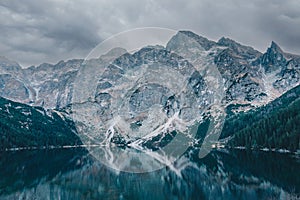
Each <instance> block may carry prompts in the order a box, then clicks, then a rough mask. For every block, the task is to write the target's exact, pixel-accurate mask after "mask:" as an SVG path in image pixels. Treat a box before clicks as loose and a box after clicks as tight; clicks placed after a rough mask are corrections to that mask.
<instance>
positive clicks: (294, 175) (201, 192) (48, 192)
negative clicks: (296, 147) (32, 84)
mask: <svg viewBox="0 0 300 200" xmlns="http://www.w3.org/2000/svg"><path fill="white" fill-rule="evenodd" d="M196 155H197V154H196V153H195V154H191V155H190V156H189V157H188V158H189V162H190V165H189V167H186V168H184V169H183V170H182V171H181V173H180V174H178V173H177V174H176V173H175V172H173V171H172V170H170V169H168V167H166V168H164V169H161V170H158V171H155V172H151V173H144V174H133V173H125V172H119V173H118V172H116V171H114V170H112V169H110V168H108V167H106V166H103V165H102V164H101V163H100V162H99V161H97V160H95V159H94V158H93V157H92V156H91V155H89V154H88V152H87V151H86V150H85V149H84V148H74V149H52V150H24V151H15V152H0V199H1V200H2V199H3V200H5V199H30V200H32V199H42V200H46V199H51V200H52V199H72V200H77V199H130V200H132V199H155V200H159V199H213V200H215V199H300V159H299V158H297V157H296V156H294V155H292V154H282V153H274V152H252V153H250V152H246V151H243V150H222V151H221V150H214V151H213V152H211V153H210V154H209V155H208V156H206V157H205V158H203V159H198V158H197V156H196Z"/></svg>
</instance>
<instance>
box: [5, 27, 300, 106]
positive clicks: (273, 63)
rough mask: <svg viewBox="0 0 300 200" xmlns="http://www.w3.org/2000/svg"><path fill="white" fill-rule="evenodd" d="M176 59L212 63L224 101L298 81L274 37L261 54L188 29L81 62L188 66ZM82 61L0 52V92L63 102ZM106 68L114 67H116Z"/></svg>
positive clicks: (297, 61) (291, 60)
mask: <svg viewBox="0 0 300 200" xmlns="http://www.w3.org/2000/svg"><path fill="white" fill-rule="evenodd" d="M176 55H178V56H179V55H180V57H178V56H176ZM189 56H190V57H189ZM182 58H188V59H190V60H195V58H196V59H197V60H198V61H199V63H198V65H199V66H200V67H203V66H206V67H208V66H210V64H215V65H216V67H217V69H218V70H219V72H220V74H221V75H222V78H223V82H224V86H225V87H224V88H225V90H226V95H227V97H228V98H227V99H226V101H227V102H228V103H230V102H231V103H232V102H237V103H252V102H255V101H261V102H263V101H265V99H264V98H265V96H266V95H267V99H269V97H270V98H277V97H278V96H279V95H280V94H281V93H282V92H284V91H286V90H288V89H291V88H292V87H294V86H296V85H297V84H299V82H300V78H299V77H300V69H299V66H300V57H299V56H297V55H291V54H287V53H285V52H284V51H283V50H282V49H281V48H280V47H279V45H278V44H276V43H275V42H274V41H273V42H272V43H271V45H270V47H269V48H268V49H267V51H266V52H265V53H264V54H262V53H260V52H259V51H257V50H255V49H253V48H252V47H249V46H245V45H242V44H240V43H238V42H236V41H234V40H233V39H230V38H226V37H222V38H220V39H219V40H218V41H217V42H214V41H211V40H209V39H207V38H205V37H203V36H199V35H197V34H196V33H194V32H192V31H179V32H178V33H177V34H176V35H174V36H173V37H172V38H171V39H170V40H169V42H168V43H167V46H166V47H165V48H164V47H161V46H145V47H144V48H141V49H139V50H137V51H136V52H129V53H127V52H126V50H125V49H121V48H115V49H112V50H111V51H109V52H108V53H107V54H106V55H103V56H100V57H96V58H95V59H90V60H89V59H88V60H87V62H88V64H89V65H90V66H91V67H92V68H93V69H100V68H105V67H107V65H106V64H107V63H109V62H111V61H112V62H113V64H115V65H116V66H114V67H115V68H118V67H119V68H120V69H123V68H124V69H127V68H134V67H135V66H140V65H141V63H142V64H146V65H147V64H151V63H153V62H159V63H160V64H162V63H163V64H164V65H167V66H169V65H172V66H173V68H176V67H178V66H181V65H182V66H186V65H187V64H188V65H190V67H192V65H191V64H189V63H185V64H184V63H181V61H182ZM83 61H84V60H83V59H72V60H68V61H60V62H58V63H57V64H47V63H44V64H41V65H39V66H36V67H30V68H27V69H22V68H21V67H20V66H19V65H18V64H17V63H16V62H13V61H10V60H9V59H7V58H5V57H0V83H1V84H0V88H1V86H2V90H0V96H2V97H6V98H8V99H11V100H16V101H20V102H22V103H26V104H30V105H42V106H44V107H45V108H62V107H64V106H67V105H68V104H70V102H71V97H72V87H73V86H72V85H73V82H74V81H75V80H76V79H75V78H76V77H77V75H78V71H79V69H81V66H82V62H83ZM182 66H181V67H182ZM111 67H112V68H111V69H112V70H115V72H117V71H118V70H120V69H115V68H113V65H112V66H111ZM187 69H189V67H187ZM261 69H264V70H261ZM272 72H274V73H272ZM245 74H248V75H247V78H243V77H244V76H243V75H245ZM115 75H118V74H115ZM119 76H122V74H119ZM270 91H271V92H270ZM262 94H263V95H262ZM264 94H266V95H264ZM16 97H18V98H16ZM229 97H230V98H229ZM266 101H267V100H266Z"/></svg>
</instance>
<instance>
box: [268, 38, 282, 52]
mask: <svg viewBox="0 0 300 200" xmlns="http://www.w3.org/2000/svg"><path fill="white" fill-rule="evenodd" d="M270 49H271V50H273V51H276V52H279V53H281V54H283V51H282V49H281V48H280V47H279V45H278V44H277V43H276V42H274V41H272V42H271V46H270Z"/></svg>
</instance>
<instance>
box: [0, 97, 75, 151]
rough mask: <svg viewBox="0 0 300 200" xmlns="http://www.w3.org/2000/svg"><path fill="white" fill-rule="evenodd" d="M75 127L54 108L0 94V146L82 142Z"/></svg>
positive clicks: (35, 145)
mask: <svg viewBox="0 0 300 200" xmlns="http://www.w3.org/2000/svg"><path fill="white" fill-rule="evenodd" d="M73 127H74V126H73V124H72V122H71V121H69V120H66V119H65V120H63V119H62V118H61V117H60V116H59V115H58V114H56V113H55V112H53V113H52V117H50V116H48V115H46V114H45V111H44V109H43V108H34V107H30V106H28V105H24V104H20V103H16V102H12V101H9V100H7V99H4V98H1V97H0V149H6V148H13V147H41V146H50V145H74V144H80V143H81V142H80V139H79V138H78V137H77V136H76V134H75V133H76V132H75V129H74V128H73Z"/></svg>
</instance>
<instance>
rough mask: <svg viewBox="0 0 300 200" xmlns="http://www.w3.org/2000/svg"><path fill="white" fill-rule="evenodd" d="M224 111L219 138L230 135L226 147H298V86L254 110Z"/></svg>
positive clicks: (299, 141) (299, 88) (299, 104)
mask: <svg viewBox="0 0 300 200" xmlns="http://www.w3.org/2000/svg"><path fill="white" fill-rule="evenodd" d="M228 112H229V115H228V117H227V119H226V122H225V125H224V129H223V132H222V137H227V136H233V138H232V139H231V140H230V141H229V143H228V144H229V145H230V146H245V147H248V148H264V147H267V148H284V149H289V150H292V151H295V150H297V149H299V148H300V86H298V87H296V88H294V89H292V90H290V91H288V92H287V93H285V94H284V95H282V96H281V97H280V98H278V99H276V100H275V101H273V102H271V103H269V104H268V105H266V106H263V107H260V108H258V109H256V110H252V111H248V112H244V113H238V114H233V113H231V112H230V107H229V108H228Z"/></svg>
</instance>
